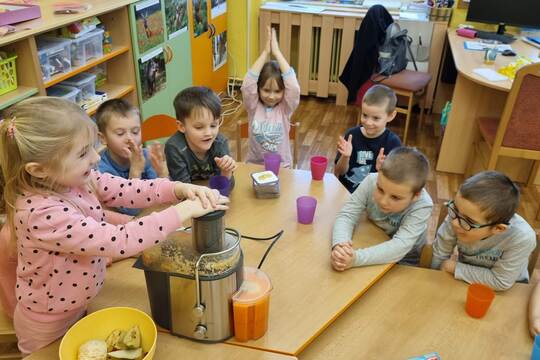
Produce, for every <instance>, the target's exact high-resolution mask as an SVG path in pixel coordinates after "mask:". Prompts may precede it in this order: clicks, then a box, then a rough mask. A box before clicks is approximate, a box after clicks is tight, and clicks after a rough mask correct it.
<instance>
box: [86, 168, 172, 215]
mask: <svg viewBox="0 0 540 360" xmlns="http://www.w3.org/2000/svg"><path fill="white" fill-rule="evenodd" d="M93 177H94V180H95V184H97V189H96V191H97V196H98V198H99V200H100V202H101V203H103V204H104V205H106V206H107V207H111V208H113V207H120V206H123V207H127V208H137V209H143V208H147V207H149V206H153V205H159V204H171V203H176V202H178V199H177V198H176V195H175V194H174V185H175V183H174V181H170V180H168V179H163V178H157V179H152V180H141V179H124V178H122V177H118V176H114V175H111V174H106V173H100V172H98V171H94V172H93Z"/></svg>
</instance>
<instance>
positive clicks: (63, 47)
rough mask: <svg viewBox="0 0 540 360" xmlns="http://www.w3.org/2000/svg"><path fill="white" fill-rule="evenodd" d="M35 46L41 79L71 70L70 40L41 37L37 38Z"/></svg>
mask: <svg viewBox="0 0 540 360" xmlns="http://www.w3.org/2000/svg"><path fill="white" fill-rule="evenodd" d="M37 48H38V57H39V64H40V65H41V73H42V74H43V80H48V79H50V78H51V76H53V75H54V74H58V73H65V72H68V71H71V40H68V39H60V38H53V37H41V38H38V43H37Z"/></svg>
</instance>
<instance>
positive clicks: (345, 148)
mask: <svg viewBox="0 0 540 360" xmlns="http://www.w3.org/2000/svg"><path fill="white" fill-rule="evenodd" d="M352 149H353V146H352V134H349V136H348V137H347V140H345V138H344V137H343V136H340V137H339V139H338V143H337V150H338V152H339V153H340V154H341V156H346V157H350V156H351V154H352Z"/></svg>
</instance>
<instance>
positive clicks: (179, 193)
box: [174, 182, 220, 210]
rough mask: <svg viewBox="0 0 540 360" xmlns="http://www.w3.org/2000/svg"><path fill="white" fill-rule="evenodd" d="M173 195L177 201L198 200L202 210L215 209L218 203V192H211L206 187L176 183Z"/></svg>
mask: <svg viewBox="0 0 540 360" xmlns="http://www.w3.org/2000/svg"><path fill="white" fill-rule="evenodd" d="M174 193H175V194H176V197H177V198H179V199H189V200H195V199H197V198H199V200H200V201H201V204H202V206H203V208H205V209H206V208H214V210H215V208H216V207H217V205H218V203H219V198H220V195H219V191H217V190H212V189H210V188H208V187H206V186H200V185H193V184H186V183H181V182H177V183H176V185H175V187H174Z"/></svg>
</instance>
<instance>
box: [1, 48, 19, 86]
mask: <svg viewBox="0 0 540 360" xmlns="http://www.w3.org/2000/svg"><path fill="white" fill-rule="evenodd" d="M16 59H17V55H14V56H11V57H9V58H7V59H5V60H0V95H4V94H5V93H8V92H10V91H13V90H15V89H17V67H16V65H15V60H16Z"/></svg>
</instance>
